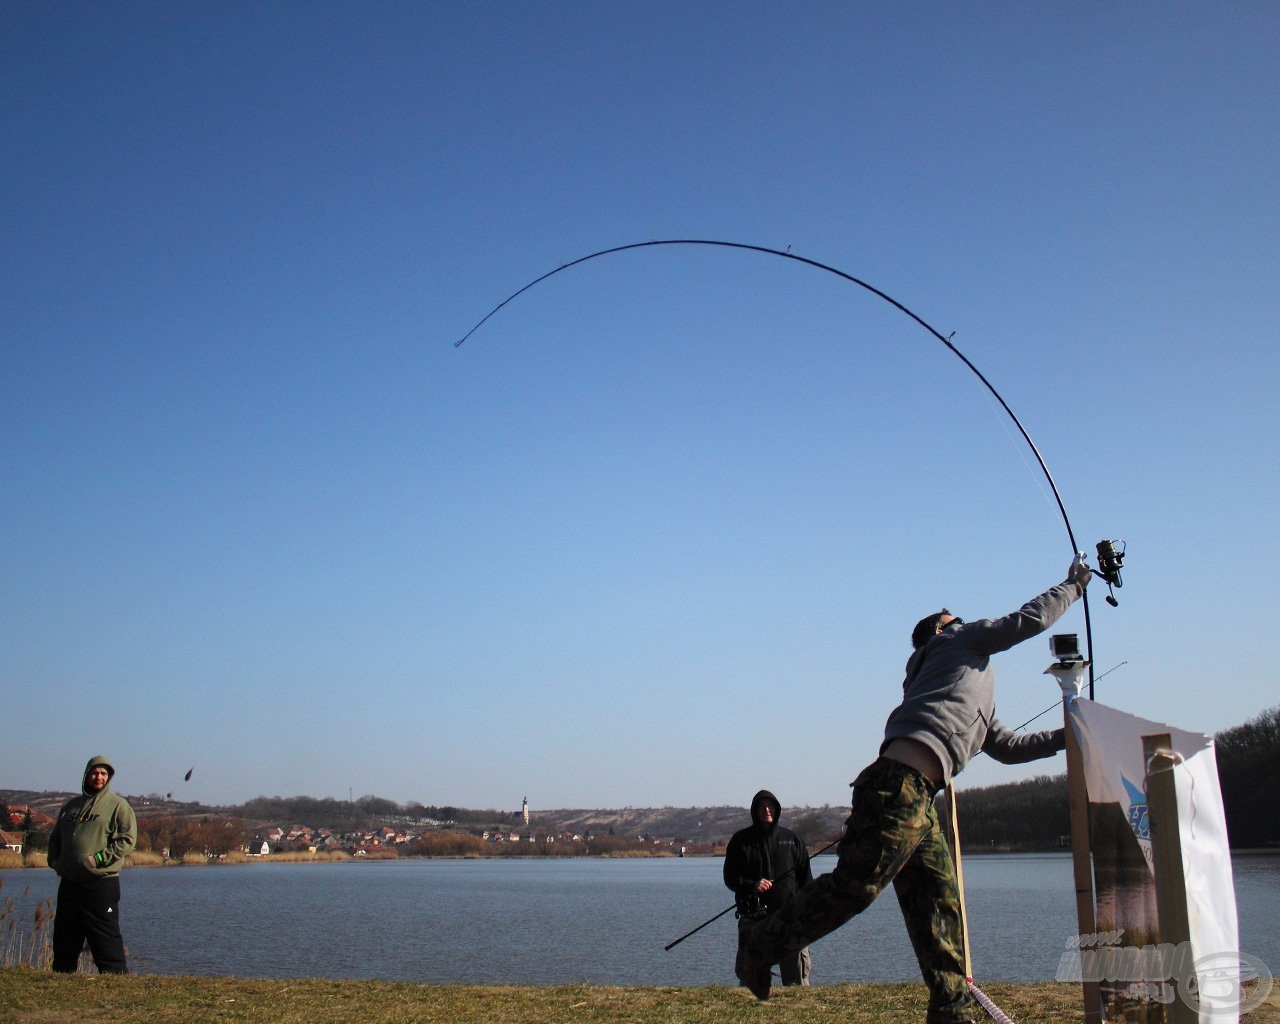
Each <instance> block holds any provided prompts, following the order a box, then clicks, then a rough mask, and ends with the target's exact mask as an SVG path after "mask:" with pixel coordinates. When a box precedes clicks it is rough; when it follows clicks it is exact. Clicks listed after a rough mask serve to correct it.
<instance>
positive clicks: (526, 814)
mask: <svg viewBox="0 0 1280 1024" xmlns="http://www.w3.org/2000/svg"><path fill="white" fill-rule="evenodd" d="M520 814H521V815H522V816H523V817H524V827H525V828H528V827H529V798H528V797H525V798H524V806H523V807H522V808H521V809H520Z"/></svg>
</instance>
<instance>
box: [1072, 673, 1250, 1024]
mask: <svg viewBox="0 0 1280 1024" xmlns="http://www.w3.org/2000/svg"><path fill="white" fill-rule="evenodd" d="M1067 719H1068V721H1069V722H1070V724H1071V728H1072V729H1073V731H1074V732H1075V734H1076V738H1077V739H1078V740H1079V741H1080V749H1081V754H1082V760H1083V765H1084V775H1085V784H1086V786H1087V788H1088V792H1089V817H1090V832H1091V847H1092V852H1093V860H1094V877H1095V885H1096V899H1097V920H1098V926H1097V927H1098V931H1097V934H1095V935H1092V936H1081V937H1080V958H1079V960H1078V963H1079V965H1080V970H1081V972H1082V974H1081V977H1082V978H1083V979H1084V980H1088V981H1098V982H1100V983H1102V987H1103V993H1104V998H1105V999H1106V1001H1107V1004H1108V1006H1107V1010H1108V1016H1112V1017H1119V1016H1128V1017H1134V1016H1137V1017H1143V1016H1147V1017H1150V1016H1152V1015H1151V1014H1149V1013H1148V1014H1143V1013H1142V1012H1138V1013H1135V1012H1134V1011H1135V1010H1137V1009H1138V1008H1139V1006H1141V1005H1142V1004H1147V1005H1148V1008H1149V1009H1150V1008H1152V1007H1150V1004H1151V1003H1168V1002H1169V1001H1170V1000H1171V999H1173V998H1181V999H1182V1000H1183V1001H1184V1002H1186V1003H1187V1004H1188V1005H1189V1006H1191V1007H1192V1008H1193V1009H1194V1010H1196V1011H1197V1013H1198V1015H1199V1019H1200V1021H1201V1022H1202V1024H1236V1022H1238V1021H1239V1012H1240V967H1241V962H1242V960H1241V955H1240V951H1239V950H1240V945H1239V936H1238V932H1237V928H1236V901H1235V888H1234V885H1233V883H1232V878H1231V854H1230V850H1229V849H1228V846H1227V829H1226V818H1225V815H1224V813H1223V809H1222V791H1221V789H1220V787H1219V785H1218V765H1217V760H1216V758H1215V757H1214V751H1213V737H1212V736H1207V735H1205V734H1203V733H1192V732H1187V731H1185V730H1183V729H1176V728H1174V727H1172V726H1168V725H1164V724H1162V723H1160V722H1151V721H1148V720H1147V719H1144V718H1138V717H1137V716H1136V715H1129V714H1126V713H1124V712H1123V711H1117V710H1115V709H1114V708H1109V707H1107V706H1106V705H1103V704H1097V703H1094V702H1093V701H1089V700H1085V699H1084V698H1075V699H1073V700H1072V701H1070V703H1069V704H1068V708H1067ZM1166 733H1167V734H1168V735H1169V737H1170V740H1171V746H1172V750H1173V754H1174V760H1175V765H1174V768H1173V776H1174V785H1175V791H1176V793H1177V803H1178V830H1179V835H1180V838H1181V842H1182V870H1183V874H1184V876H1185V879H1186V900H1187V910H1188V918H1189V922H1190V935H1191V940H1190V949H1180V948H1179V949H1175V948H1173V947H1172V946H1171V945H1170V944H1169V943H1161V941H1160V928H1159V919H1158V914H1157V912H1156V898H1155V882H1154V875H1153V872H1152V867H1151V864H1152V856H1151V832H1150V826H1149V821H1148V817H1147V797H1146V777H1147V764H1146V758H1145V754H1144V752H1143V742H1142V737H1143V736H1150V735H1155V734H1166ZM1251 959H1252V958H1245V960H1246V961H1248V960H1251ZM1064 962H1065V958H1064ZM1059 973H1060V974H1061V971H1060V972H1059ZM1059 980H1068V979H1065V978H1060V979H1059ZM1072 980H1076V979H1072ZM1173 981H1176V982H1177V983H1178V984H1177V986H1176V990H1177V994H1176V996H1175V992H1174V987H1173V986H1171V985H1170V984H1169V983H1170V982H1173ZM1267 987H1268V989H1269V987H1270V986H1267Z"/></svg>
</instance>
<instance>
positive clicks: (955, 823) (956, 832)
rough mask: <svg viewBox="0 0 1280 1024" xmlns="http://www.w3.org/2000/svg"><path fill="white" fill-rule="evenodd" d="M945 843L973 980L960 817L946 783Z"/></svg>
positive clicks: (968, 973) (951, 789)
mask: <svg viewBox="0 0 1280 1024" xmlns="http://www.w3.org/2000/svg"><path fill="white" fill-rule="evenodd" d="M946 834H947V844H948V845H949V846H950V847H951V859H952V860H953V861H955V865H956V885H957V886H958V887H959V889H960V933H961V935H963V936H964V976H965V980H966V981H969V982H972V981H973V961H972V959H971V958H970V956H969V913H968V911H967V910H966V909H965V904H964V862H963V861H962V860H961V858H960V819H959V817H958V816H957V814H956V787H955V785H954V783H951V782H948V783H947V827H946Z"/></svg>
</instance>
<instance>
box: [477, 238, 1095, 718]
mask: <svg viewBox="0 0 1280 1024" xmlns="http://www.w3.org/2000/svg"><path fill="white" fill-rule="evenodd" d="M666 245H701V246H714V247H718V248H722V249H742V250H745V251H748V252H758V253H764V254H765V255H766V256H777V257H779V258H781V259H784V260H794V261H795V262H796V263H802V264H804V265H805V266H809V267H814V268H816V269H818V270H825V271H826V272H827V273H829V274H835V275H836V277H839V278H842V279H844V280H845V281H848V282H850V283H851V284H856V285H857V286H858V287H859V288H864V289H866V290H867V291H869V292H870V293H871V294H872V295H875V296H876V297H877V298H880V299H883V300H884V301H885V302H887V303H889V305H891V306H893V307H894V308H895V309H897V310H899V311H901V312H902V313H905V314H906V315H907V316H909V317H910V318H911V319H912V320H914V321H915V322H916V323H918V324H919V325H920V326H921V327H923V328H924V329H925V330H926V331H928V332H929V333H930V334H932V335H933V336H934V337H935V338H937V339H938V341H940V342H942V344H943V345H945V346H946V347H947V348H948V349H949V350H950V351H951V353H952V354H953V355H954V356H955V357H956V358H957V359H959V360H960V361H961V362H962V363H964V365H965V366H966V367H968V368H969V371H970V372H971V373H972V374H973V375H974V376H975V377H977V378H978V380H980V381H981V382H982V384H983V386H984V387H986V389H987V391H989V392H990V393H991V395H992V397H994V398H995V400H996V401H997V402H999V403H1000V408H1002V409H1003V410H1004V411H1005V413H1006V414H1007V415H1008V417H1009V419H1010V420H1012V421H1013V425H1014V426H1015V427H1017V428H1018V433H1020V434H1021V435H1022V439H1023V440H1024V441H1025V442H1026V443H1027V447H1029V448H1030V449H1031V453H1032V454H1033V455H1034V456H1035V459H1036V462H1037V463H1038V464H1039V466H1040V471H1041V472H1042V473H1043V474H1044V478H1045V480H1046V481H1047V482H1048V484H1049V489H1050V490H1051V491H1052V492H1053V498H1054V501H1055V502H1056V503H1057V505H1058V512H1059V513H1060V514H1061V516H1062V524H1063V526H1064V527H1066V530H1067V539H1068V540H1069V541H1070V543H1071V553H1072V554H1073V555H1074V554H1076V553H1077V552H1079V551H1080V548H1079V547H1078V546H1077V545H1076V537H1075V531H1074V530H1073V529H1072V528H1071V520H1070V518H1069V517H1068V516H1067V508H1066V505H1065V504H1063V501H1062V495H1061V494H1059V493H1058V485H1057V484H1056V483H1054V480H1053V474H1051V473H1050V472H1049V467H1048V465H1047V464H1046V463H1045V461H1044V457H1043V456H1042V455H1041V454H1040V449H1038V448H1037V447H1036V445H1035V442H1034V441H1032V440H1031V435H1030V434H1029V433H1027V429H1026V427H1024V426H1023V425H1022V421H1021V420H1019V419H1018V417H1017V416H1016V415H1015V414H1014V411H1013V410H1012V409H1011V408H1010V407H1009V403H1008V402H1006V401H1005V400H1004V398H1003V397H1002V396H1001V395H1000V392H998V391H997V390H996V389H995V386H994V385H993V384H992V383H991V381H989V380H987V378H986V377H985V376H984V375H983V374H982V372H981V371H980V370H979V369H978V368H977V367H976V366H974V364H973V363H972V362H970V361H969V359H968V358H967V357H966V356H965V355H964V353H963V352H961V351H960V350H959V349H958V348H956V346H955V345H954V344H952V342H951V338H952V337H954V336H955V334H954V332H952V334H951V335H949V336H944V335H943V334H942V333H941V332H940V331H939V330H937V329H936V328H935V327H933V326H932V325H931V324H929V323H927V322H926V321H925V320H924V319H923V318H921V317H920V316H918V315H917V314H916V313H914V312H912V311H911V310H910V309H908V308H907V307H906V306H904V305H903V304H902V303H901V302H899V301H898V300H897V299H894V298H893V297H891V296H889V295H886V294H885V293H884V292H882V291H881V290H880V289H879V288H876V287H874V286H873V285H870V284H868V283H867V282H866V281H863V280H861V279H859V278H856V277H854V276H853V275H852V274H847V273H845V272H844V271H843V270H839V269H837V268H836V267H832V266H829V265H828V264H826V263H819V262H818V261H817V260H811V259H809V258H808V257H805V256H799V255H797V254H796V253H793V252H791V251H790V248H788V249H787V251H785V252H784V251H783V250H781V249H771V248H769V247H768V246H764V245H750V244H748V243H746V242H724V241H717V240H715V239H707V238H654V239H650V240H649V241H647V242H632V243H630V244H628V245H615V246H613V247H612V248H609V249H601V250H600V251H598V252H593V253H590V254H589V255H586V256H579V257H578V258H577V259H575V260H570V261H569V262H568V263H562V264H561V265H560V266H558V267H556V268H555V269H554V270H549V271H547V272H546V273H545V274H542V275H541V276H539V277H536V278H534V279H533V280H532V281H530V282H529V283H528V284H526V285H525V286H524V287H523V288H520V289H518V290H516V291H514V292H512V293H511V294H510V295H508V296H507V297H506V298H505V299H503V300H502V301H501V302H499V303H498V304H497V305H496V306H494V307H493V309H491V310H489V312H488V313H486V314H485V315H484V316H483V317H482V318H481V319H480V320H479V321H478V322H477V323H476V325H475V326H474V327H472V328H471V330H469V331H467V333H466V334H464V335H463V336H462V337H461V338H460V339H458V340H457V341H455V342H454V348H458V347H459V346H461V345H462V344H463V343H464V342H465V341H466V340H467V339H468V338H470V337H471V336H472V335H473V334H475V333H476V331H478V330H479V329H480V328H481V327H483V326H484V324H485V323H486V322H488V320H489V319H490V318H491V317H493V316H494V315H496V314H497V313H498V311H499V310H501V309H502V308H503V307H504V306H506V305H507V304H508V303H509V302H512V301H514V300H515V299H516V298H518V297H519V296H521V295H523V294H524V293H525V292H527V291H528V290H529V289H530V288H532V287H533V286H534V285H537V284H541V283H542V282H543V281H545V280H547V279H548V278H550V277H554V276H555V275H556V274H558V273H560V271H562V270H568V269H569V268H570V267H576V266H578V264H580V263H586V262H587V261H588V260H594V259H597V258H599V257H601V256H610V255H613V254H614V253H620V252H628V251H630V250H632V249H645V248H649V247H652V246H666ZM1103 543H1106V544H1109V543H1110V542H1107V541H1104V542H1103ZM1098 553H1099V556H1100V558H1101V556H1102V547H1101V545H1099V552H1098ZM1099 575H1101V576H1102V577H1103V578H1104V579H1106V580H1107V582H1108V584H1111V583H1115V585H1117V586H1118V585H1119V573H1118V571H1114V570H1113V576H1114V579H1112V578H1111V577H1109V576H1108V575H1107V574H1106V573H1105V572H1100V573H1099ZM1108 600H1109V601H1110V602H1112V603H1114V598H1109V599H1108ZM1081 606H1082V607H1083V608H1084V635H1085V652H1086V653H1085V657H1086V660H1087V661H1088V662H1089V698H1090V700H1092V699H1093V683H1094V678H1093V624H1092V621H1091V618H1090V614H1089V597H1088V595H1087V594H1086V595H1085V596H1084V597H1083V599H1082V600H1081Z"/></svg>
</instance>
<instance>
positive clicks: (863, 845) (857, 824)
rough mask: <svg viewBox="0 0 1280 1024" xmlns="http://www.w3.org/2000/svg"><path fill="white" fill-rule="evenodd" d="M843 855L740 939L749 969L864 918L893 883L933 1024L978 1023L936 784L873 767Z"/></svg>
mask: <svg viewBox="0 0 1280 1024" xmlns="http://www.w3.org/2000/svg"><path fill="white" fill-rule="evenodd" d="M836 851H837V853H838V854H839V857H838V859H837V861H836V866H835V870H834V871H832V872H830V873H829V874H825V875H822V876H820V877H819V878H815V879H814V880H813V881H812V882H811V883H810V884H809V885H806V886H805V887H804V888H803V889H801V890H800V892H799V893H798V894H797V895H796V896H795V897H794V898H793V899H791V900H789V901H788V902H787V903H785V904H784V905H783V906H782V907H780V908H779V909H778V910H777V911H776V912H775V913H772V914H770V915H769V916H768V917H766V918H765V919H764V920H762V921H759V922H757V923H755V924H754V925H753V926H752V927H751V928H750V929H749V931H748V932H747V934H746V935H744V936H743V945H744V947H745V951H746V953H747V954H748V955H749V957H750V959H751V961H752V962H754V963H756V964H774V963H778V962H779V961H780V960H781V959H782V958H783V957H785V956H787V955H789V954H794V953H795V952H797V951H799V950H800V949H802V948H803V947H805V946H807V945H809V944H810V943H811V942H815V941H816V940H818V939H820V938H821V937H822V936H824V935H827V934H829V933H830V932H833V931H835V930H836V929H837V928H839V927H840V926H841V925H842V924H844V923H845V922H846V921H848V920H849V919H850V918H851V917H853V916H854V915H855V914H859V913H861V912H862V911H864V910H866V909H867V907H869V906H871V904H872V902H873V901H874V900H875V898H876V897H877V896H879V895H880V893H881V892H882V891H883V890H884V888H885V887H886V886H888V885H889V884H890V883H892V885H893V888H894V892H895V893H896V895H897V897H898V905H899V906H900V907H901V909H902V916H903V919H904V920H905V921H906V925H907V933H908V934H909V935H910V936H911V945H912V946H913V947H914V948H915V953H916V960H917V961H918V962H919V964H920V973H921V975H922V976H923V977H924V982H925V984H926V985H927V986H928V988H929V1011H928V1015H927V1018H926V1019H927V1021H928V1022H929V1024H959V1022H961V1021H968V1020H971V1019H972V1018H973V1017H974V1016H975V1013H976V1011H977V1004H976V1002H975V1000H974V999H973V997H972V996H971V995H970V994H969V986H968V980H967V979H966V978H965V972H964V932H963V927H962V921H961V915H960V889H959V885H958V884H957V882H956V869H955V864H954V863H953V861H952V860H951V852H950V851H949V850H948V849H947V844H946V840H945V839H944V838H943V835H942V830H941V828H940V827H939V825H938V817H937V814H936V812H935V811H934V808H933V787H932V785H931V784H930V782H929V780H928V779H926V778H925V777H924V776H923V775H921V774H920V773H919V772H918V771H916V770H915V769H914V768H909V767H907V766H906V765H904V764H899V763H898V762H896V761H890V760H888V759H886V758H880V759H879V760H878V761H876V762H875V763H874V764H872V765H871V766H870V767H869V768H867V769H866V771H864V772H863V773H862V774H861V775H859V776H858V780H857V782H855V783H854V790H853V811H852V813H851V814H850V815H849V821H848V824H847V825H846V827H845V834H844V838H843V839H841V840H840V845H839V846H838V847H837V848H836Z"/></svg>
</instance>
